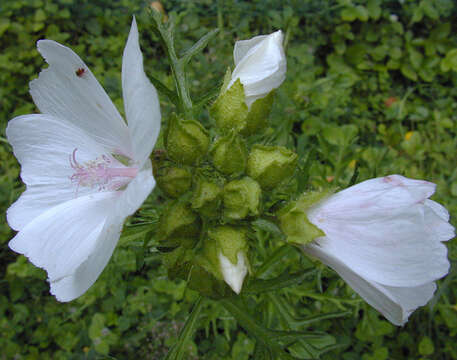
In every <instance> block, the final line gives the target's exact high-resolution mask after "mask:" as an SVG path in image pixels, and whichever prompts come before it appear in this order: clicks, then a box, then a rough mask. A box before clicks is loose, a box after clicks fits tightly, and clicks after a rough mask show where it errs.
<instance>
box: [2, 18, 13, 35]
mask: <svg viewBox="0 0 457 360" xmlns="http://www.w3.org/2000/svg"><path fill="white" fill-rule="evenodd" d="M10 24H11V21H10V20H9V19H7V18H0V36H2V35H3V33H4V32H5V31H6V30H8V28H9V27H10Z"/></svg>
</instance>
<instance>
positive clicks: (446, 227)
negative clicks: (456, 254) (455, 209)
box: [424, 200, 455, 241]
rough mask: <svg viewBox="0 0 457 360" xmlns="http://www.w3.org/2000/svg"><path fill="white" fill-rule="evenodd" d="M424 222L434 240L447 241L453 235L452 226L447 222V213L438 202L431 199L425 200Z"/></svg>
mask: <svg viewBox="0 0 457 360" xmlns="http://www.w3.org/2000/svg"><path fill="white" fill-rule="evenodd" d="M424 210H425V223H426V226H427V229H428V231H429V233H430V235H431V236H430V237H431V239H433V240H434V241H447V240H450V239H452V238H453V237H454V236H455V229H454V227H453V226H452V225H451V224H449V222H448V221H449V213H448V212H447V210H446V209H445V208H444V207H443V206H441V205H440V204H438V203H436V202H434V201H432V200H426V201H425V206H424Z"/></svg>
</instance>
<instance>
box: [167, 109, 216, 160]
mask: <svg viewBox="0 0 457 360" xmlns="http://www.w3.org/2000/svg"><path fill="white" fill-rule="evenodd" d="M165 144H166V147H167V151H168V156H169V157H170V158H171V159H172V160H174V161H176V162H177V163H181V164H187V165H192V164H193V163H194V162H196V161H197V160H198V159H200V158H201V157H202V156H203V155H205V154H206V152H207V150H208V146H209V137H208V132H207V131H206V130H205V128H204V127H203V126H202V125H201V124H200V123H199V122H197V121H194V120H181V119H178V117H177V116H176V115H172V116H171V117H170V121H169V124H168V127H167V129H166V133H165Z"/></svg>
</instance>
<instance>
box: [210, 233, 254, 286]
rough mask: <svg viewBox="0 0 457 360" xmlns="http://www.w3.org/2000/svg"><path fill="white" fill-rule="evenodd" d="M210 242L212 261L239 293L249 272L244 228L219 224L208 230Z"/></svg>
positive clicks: (225, 279)
mask: <svg viewBox="0 0 457 360" xmlns="http://www.w3.org/2000/svg"><path fill="white" fill-rule="evenodd" d="M208 238H209V241H208V244H211V245H209V247H210V248H211V249H212V251H211V255H210V256H211V262H212V263H213V264H217V273H218V275H219V276H220V275H222V277H223V279H224V281H225V282H226V283H227V284H228V285H229V286H230V287H231V288H232V290H233V291H234V292H236V293H237V294H239V293H240V291H241V287H242V285H243V280H244V277H245V276H246V274H247V272H248V261H247V258H246V252H247V242H246V233H245V231H244V230H243V229H240V228H236V227H233V226H219V227H216V228H214V229H210V230H209V231H208Z"/></svg>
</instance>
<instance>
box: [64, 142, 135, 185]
mask: <svg viewBox="0 0 457 360" xmlns="http://www.w3.org/2000/svg"><path fill="white" fill-rule="evenodd" d="M77 150H78V149H74V150H73V153H72V154H71V155H70V166H71V167H72V169H73V170H74V171H75V172H74V173H73V175H72V176H71V177H70V180H71V181H72V182H73V183H75V184H77V189H76V191H78V189H79V187H80V186H86V187H90V188H94V187H98V190H99V191H101V190H111V191H116V190H119V189H120V188H122V187H124V186H126V185H127V184H128V183H129V182H130V181H131V180H132V179H133V178H134V177H135V176H136V175H137V173H138V169H137V168H135V167H127V166H123V164H121V163H120V162H119V161H117V160H116V159H114V158H113V157H110V156H107V155H102V156H100V157H98V158H96V159H95V160H91V161H88V162H85V163H83V164H81V163H79V162H78V161H77V160H76V151H77Z"/></svg>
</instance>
